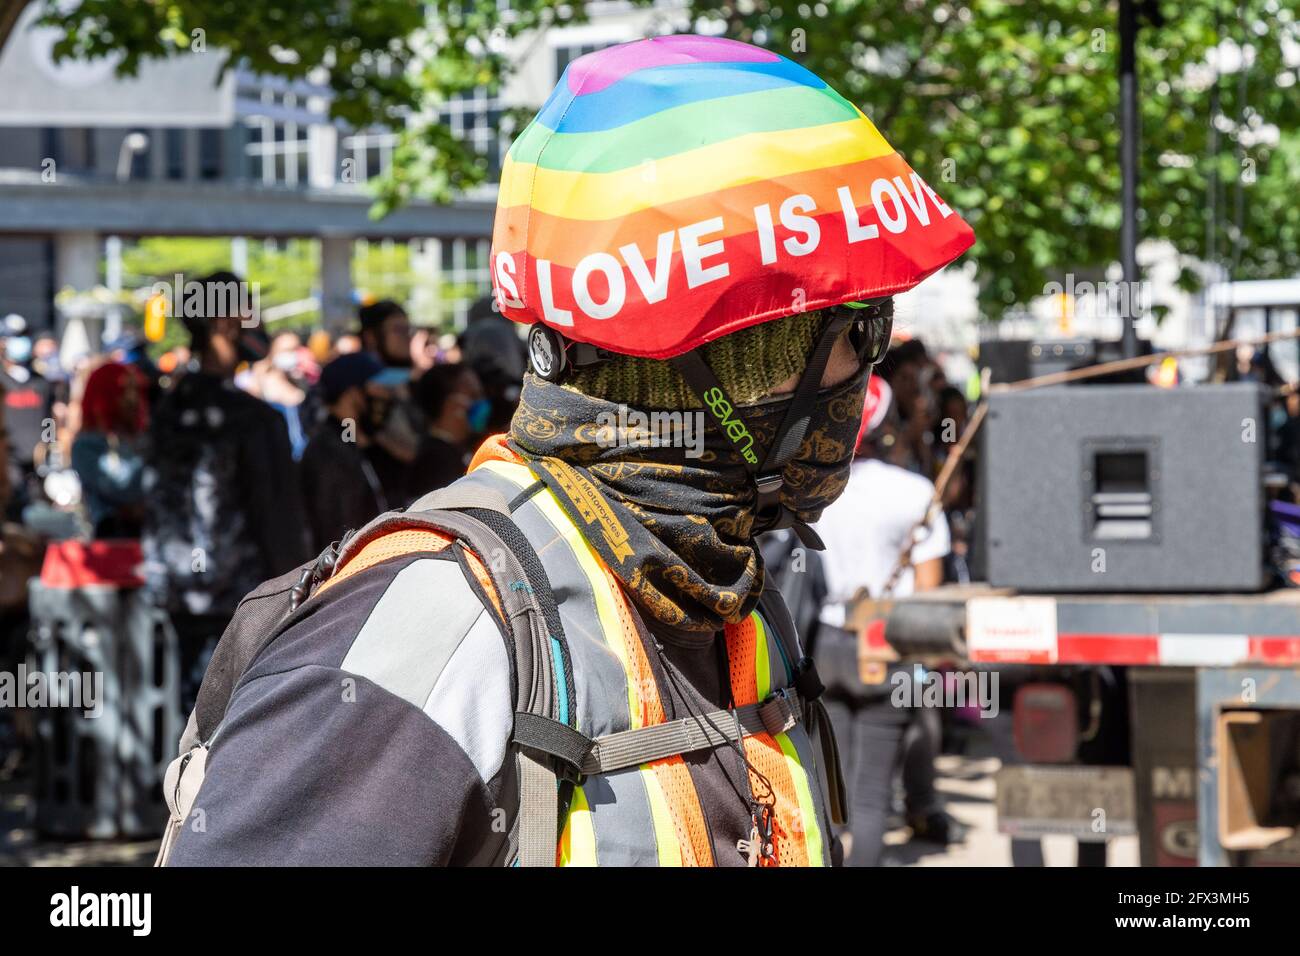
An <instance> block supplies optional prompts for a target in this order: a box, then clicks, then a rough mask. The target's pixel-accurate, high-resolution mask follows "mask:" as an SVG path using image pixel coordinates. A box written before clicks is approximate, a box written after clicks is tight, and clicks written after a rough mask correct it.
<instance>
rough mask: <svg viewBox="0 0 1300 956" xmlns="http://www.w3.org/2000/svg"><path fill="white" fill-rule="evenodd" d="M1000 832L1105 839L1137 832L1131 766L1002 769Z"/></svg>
mask: <svg viewBox="0 0 1300 956" xmlns="http://www.w3.org/2000/svg"><path fill="white" fill-rule="evenodd" d="M997 807H998V830H999V831H1001V832H1002V833H1007V834H1010V835H1011V836H1015V837H1040V836H1047V835H1050V834H1058V833H1059V834H1065V835H1067V836H1072V837H1075V838H1076V839H1079V840H1084V841H1093V842H1100V841H1103V840H1108V839H1110V838H1111V837H1117V836H1133V835H1134V834H1136V833H1137V814H1136V809H1137V807H1136V799H1135V796H1134V790H1133V771H1132V770H1131V769H1130V768H1128V767H1032V766H1030V767H1003V768H1002V769H1001V770H999V771H998V775H997Z"/></svg>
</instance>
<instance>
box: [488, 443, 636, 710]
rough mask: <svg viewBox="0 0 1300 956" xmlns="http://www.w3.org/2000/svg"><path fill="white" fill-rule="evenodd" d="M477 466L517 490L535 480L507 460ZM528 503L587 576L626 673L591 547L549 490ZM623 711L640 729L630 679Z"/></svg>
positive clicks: (619, 631) (617, 627)
mask: <svg viewBox="0 0 1300 956" xmlns="http://www.w3.org/2000/svg"><path fill="white" fill-rule="evenodd" d="M479 467H480V468H486V469H488V470H489V471H491V472H492V473H493V474H496V475H500V476H501V477H502V478H505V479H506V480H507V481H509V482H511V483H512V484H515V485H518V486H519V487H520V488H527V487H528V486H529V485H531V484H532V483H533V482H534V481H536V480H537V477H536V476H535V475H534V474H533V472H532V470H531V469H529V468H528V467H527V466H526V465H517V464H511V463H510V462H507V461H486V462H484V463H483V464H481V465H479ZM532 501H533V502H534V503H535V504H536V505H537V507H538V510H539V511H541V513H542V515H543V516H544V517H545V518H546V520H547V521H549V522H550V523H551V526H552V527H553V528H555V530H556V531H557V532H559V534H560V536H561V537H562V538H563V539H564V541H565V543H566V544H568V546H569V550H571V551H572V552H573V555H574V557H575V558H576V559H577V561H578V566H579V567H580V568H581V569H582V573H583V574H585V575H586V576H587V581H588V583H589V584H590V585H591V593H592V596H593V597H594V598H595V601H596V616H597V618H599V621H600V630H601V636H602V637H603V638H604V639H605V646H606V647H608V648H609V649H610V651H612V652H613V654H614V656H615V657H617V658H618V662H619V664H620V665H621V666H622V668H623V673H624V674H630V673H631V669H630V667H629V664H628V659H627V648H625V647H624V646H623V625H622V621H621V620H620V618H619V616H618V605H617V604H615V603H614V602H615V601H616V600H618V598H617V597H616V596H615V595H614V593H613V592H612V591H611V590H610V586H609V578H607V577H606V576H605V574H604V572H603V570H602V565H601V564H600V560H599V559H598V558H597V557H596V554H595V552H593V551H592V550H591V545H589V544H588V543H587V539H586V538H584V537H583V536H582V532H580V531H579V530H578V529H577V527H575V526H574V524H573V522H572V521H570V520H569V516H568V514H567V513H566V512H565V510H564V509H563V508H562V507H561V506H560V502H559V501H558V500H557V499H556V497H555V493H554V492H552V491H551V489H549V488H545V489H543V490H542V491H541V492H539V493H538V494H536V495H534V496H533V498H532ZM627 712H628V720H629V724H630V727H632V728H637V727H640V726H641V702H640V700H639V699H638V698H637V695H636V682H635V681H634V680H632V679H631V678H630V677H629V678H628V681H627Z"/></svg>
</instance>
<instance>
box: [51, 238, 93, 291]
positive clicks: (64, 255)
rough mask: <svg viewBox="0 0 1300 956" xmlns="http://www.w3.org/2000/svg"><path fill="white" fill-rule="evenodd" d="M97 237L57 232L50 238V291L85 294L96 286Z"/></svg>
mask: <svg viewBox="0 0 1300 956" xmlns="http://www.w3.org/2000/svg"><path fill="white" fill-rule="evenodd" d="M99 252H100V250H99V236H98V235H96V234H95V233H93V232H60V233H58V234H57V235H56V236H55V237H54V287H55V289H56V290H57V291H60V292H61V291H63V290H64V289H72V290H74V291H76V292H89V291H90V290H91V289H93V288H94V287H95V286H97V285H98V284H99Z"/></svg>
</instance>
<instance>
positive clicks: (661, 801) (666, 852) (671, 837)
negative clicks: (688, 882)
mask: <svg viewBox="0 0 1300 956" xmlns="http://www.w3.org/2000/svg"><path fill="white" fill-rule="evenodd" d="M640 774H641V782H642V783H643V784H644V785H645V794H646V798H647V799H648V800H649V801H650V820H651V822H652V823H653V824H654V828H655V847H656V848H657V850H658V852H659V865H660V866H681V865H682V847H681V844H680V843H678V842H677V827H676V826H675V825H674V824H673V815H672V813H671V812H670V811H669V809H668V800H667V798H666V797H665V796H664V791H663V788H662V787H661V786H659V778H658V777H657V776H655V772H654V770H653V769H651V767H650V765H649V764H642V765H641V770H640Z"/></svg>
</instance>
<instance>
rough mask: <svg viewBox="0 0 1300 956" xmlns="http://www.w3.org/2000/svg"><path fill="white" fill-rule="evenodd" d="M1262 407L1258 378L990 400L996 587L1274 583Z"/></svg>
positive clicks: (987, 497)
mask: <svg viewBox="0 0 1300 956" xmlns="http://www.w3.org/2000/svg"><path fill="white" fill-rule="evenodd" d="M1263 399H1264V396H1263V392H1262V391H1261V389H1260V388H1259V387H1258V386H1257V385H1254V384H1252V383H1238V384H1230V385H1205V386H1199V387H1195V388H1180V389H1161V388H1155V387H1153V386H1149V385H1093V386H1088V387H1078V386H1061V387H1055V388H1044V389H1036V390H1031V391H1024V392H1011V393H1002V394H999V393H996V392H995V393H993V394H992V395H990V397H989V412H988V418H987V420H986V421H985V423H984V428H983V429H982V439H981V447H980V455H979V461H980V476H979V484H978V490H979V502H978V506H979V517H980V531H979V535H980V539H981V540H980V544H981V545H982V548H981V549H980V550H981V551H982V552H983V558H984V560H983V569H984V571H985V573H986V575H987V578H988V582H989V584H991V585H994V586H995V587H1011V588H1016V589H1018V590H1023V591H1039V592H1044V591H1102V592H1105V591H1127V592H1133V591H1145V592H1162V591H1257V590H1260V589H1261V588H1263V587H1264V586H1265V583H1266V581H1267V575H1266V572H1265V564H1264V541H1265V536H1264V509H1265V500H1264V486H1263V464H1264V455H1265V445H1266V443H1267V436H1266V434H1265V427H1266V423H1267V419H1266V417H1265V414H1264V403H1263Z"/></svg>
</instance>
